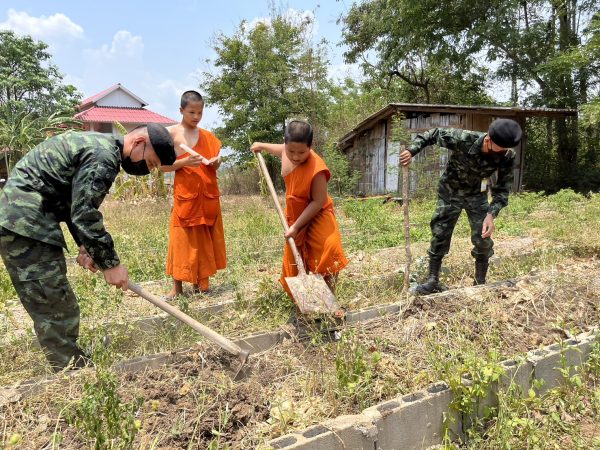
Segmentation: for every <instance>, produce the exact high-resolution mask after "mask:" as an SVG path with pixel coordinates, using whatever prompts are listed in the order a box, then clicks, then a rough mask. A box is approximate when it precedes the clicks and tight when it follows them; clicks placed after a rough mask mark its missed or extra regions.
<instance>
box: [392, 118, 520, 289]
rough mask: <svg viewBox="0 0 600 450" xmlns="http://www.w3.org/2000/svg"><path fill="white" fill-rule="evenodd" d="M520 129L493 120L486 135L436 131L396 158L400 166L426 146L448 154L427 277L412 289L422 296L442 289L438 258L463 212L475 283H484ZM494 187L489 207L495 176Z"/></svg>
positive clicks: (506, 121) (433, 221) (447, 246)
mask: <svg viewBox="0 0 600 450" xmlns="http://www.w3.org/2000/svg"><path fill="white" fill-rule="evenodd" d="M521 135H522V131H521V128H520V126H519V125H518V124H517V123H516V122H515V121H513V120H510V119H497V120H495V121H494V122H492V124H491V125H490V128H489V130H488V133H482V132H476V131H466V130H461V129H441V128H435V129H432V130H429V131H427V132H425V133H423V134H418V135H417V136H416V138H415V139H413V142H412V144H411V146H410V149H409V150H405V151H404V152H402V154H401V155H400V161H401V163H402V165H408V164H410V162H411V160H412V157H413V156H415V155H416V154H418V153H419V152H420V151H421V150H423V149H424V148H425V147H427V146H430V145H434V144H435V145H438V146H440V147H445V148H447V149H448V150H450V151H451V153H450V155H449V159H448V165H447V166H446V170H445V171H444V173H443V174H442V177H441V178H440V182H439V186H438V202H437V207H436V210H435V214H434V215H433V218H432V219H431V234H432V238H431V246H430V248H429V252H428V253H429V276H428V279H427V281H426V282H425V283H423V284H420V285H419V286H417V288H416V293H417V294H421V295H426V294H431V293H433V292H440V291H442V290H444V288H443V286H442V285H441V284H440V282H439V273H440V268H441V266H442V258H443V257H444V256H445V255H446V254H447V253H448V251H449V249H450V241H451V239H452V232H453V231H454V226H455V225H456V222H457V220H458V217H459V216H460V213H461V211H462V210H463V209H464V210H466V211H467V216H468V218H469V224H470V226H471V242H472V244H473V250H472V251H471V255H473V257H474V258H475V284H476V285H477V284H484V283H485V278H486V275H487V270H488V265H489V264H488V261H489V258H490V257H491V256H492V255H493V254H494V250H493V246H494V242H493V241H492V239H491V236H492V233H493V232H494V229H495V226H494V219H495V218H496V217H497V216H498V213H499V212H500V210H501V209H502V208H504V207H505V206H506V205H507V204H508V194H509V192H510V188H511V185H512V183H513V169H514V153H513V152H512V151H511V150H510V149H511V148H513V147H515V146H516V145H517V144H518V143H519V142H520V140H521ZM496 171H497V173H498V178H497V182H496V183H495V185H494V186H493V187H492V188H491V192H492V202H491V204H490V203H489V202H488V198H487V180H488V179H489V177H490V176H491V175H492V174H493V173H494V172H496Z"/></svg>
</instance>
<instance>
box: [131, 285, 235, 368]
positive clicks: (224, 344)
mask: <svg viewBox="0 0 600 450" xmlns="http://www.w3.org/2000/svg"><path fill="white" fill-rule="evenodd" d="M127 287H128V288H129V289H131V290H132V291H133V292H135V293H136V294H137V295H139V296H140V297H142V298H144V299H146V300H148V301H149V302H150V303H152V304H153V305H154V306H156V307H158V308H160V309H162V310H163V311H164V312H166V313H167V314H169V315H171V316H173V317H175V318H176V319H177V320H179V321H181V322H183V323H185V324H186V325H188V326H190V327H191V328H193V329H194V330H195V331H197V332H198V333H200V334H201V335H202V336H204V337H205V338H207V339H209V340H211V341H212V342H214V343H215V344H217V345H219V346H220V347H221V348H223V349H225V350H227V351H228V352H229V353H232V354H234V355H236V356H240V354H242V353H244V352H243V350H242V349H241V348H240V347H239V345H237V344H235V343H233V342H231V341H230V340H229V339H227V338H226V337H225V336H221V335H220V334H219V333H217V332H216V331H213V330H211V329H210V328H208V327H207V326H205V325H202V324H201V323H200V322H198V321H197V320H194V319H192V318H191V317H190V316H188V315H187V314H185V313H184V312H182V311H180V310H178V309H177V308H175V307H174V306H172V305H169V304H168V303H167V302H165V301H164V300H162V299H161V298H159V297H157V296H156V295H154V294H151V293H149V292H146V291H144V290H143V289H142V288H141V287H140V286H139V285H137V284H136V283H134V282H132V281H129V282H128V283H127Z"/></svg>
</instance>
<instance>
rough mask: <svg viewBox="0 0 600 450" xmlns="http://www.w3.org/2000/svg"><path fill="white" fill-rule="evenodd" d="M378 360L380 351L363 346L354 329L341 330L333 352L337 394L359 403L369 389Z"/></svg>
mask: <svg viewBox="0 0 600 450" xmlns="http://www.w3.org/2000/svg"><path fill="white" fill-rule="evenodd" d="M380 360H381V353H379V352H378V351H370V349H368V348H367V347H365V345H364V344H363V343H362V342H361V341H360V339H359V337H358V336H357V335H356V332H355V331H354V330H348V331H345V332H343V333H342V334H341V336H340V340H339V341H338V343H337V346H336V354H335V372H336V376H337V388H338V395H339V396H341V397H350V398H353V399H354V400H355V401H356V403H358V404H361V403H362V401H363V400H364V399H365V398H366V396H367V394H368V393H369V392H370V391H371V387H372V384H373V381H374V369H375V366H376V365H377V363H378V362H379V361H380Z"/></svg>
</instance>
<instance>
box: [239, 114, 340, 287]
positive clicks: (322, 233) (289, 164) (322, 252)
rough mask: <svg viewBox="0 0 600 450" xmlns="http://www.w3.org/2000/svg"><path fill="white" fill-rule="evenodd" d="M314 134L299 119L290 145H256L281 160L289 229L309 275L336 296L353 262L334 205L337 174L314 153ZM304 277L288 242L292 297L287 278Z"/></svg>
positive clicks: (291, 127) (288, 135)
mask: <svg viewBox="0 0 600 450" xmlns="http://www.w3.org/2000/svg"><path fill="white" fill-rule="evenodd" d="M312 139H313V131H312V127H311V126H310V124H308V123H307V122H303V121H299V120H294V121H292V122H290V123H289V124H288V126H287V127H286V130H285V139H284V142H285V143H284V144H265V143H263V142H255V143H254V144H252V147H251V150H252V151H253V152H260V151H262V150H265V151H267V152H269V153H270V154H272V155H275V156H278V157H280V158H281V175H282V176H283V180H284V181H285V205H286V207H285V212H286V217H287V222H288V225H289V230H288V232H287V233H285V237H286V239H287V238H288V237H292V238H294V241H295V242H296V246H297V247H298V251H299V252H300V256H301V257H302V260H303V261H304V265H305V268H306V269H307V271H309V272H312V273H317V274H321V275H323V278H324V279H325V281H326V282H327V284H328V285H329V287H330V288H331V290H332V291H333V292H335V281H336V279H337V275H338V273H339V272H340V270H342V269H343V268H344V267H346V265H347V264H348V260H347V259H346V256H345V255H344V250H343V248H342V239H341V236H340V230H339V228H338V224H337V221H336V219H335V215H334V211H333V201H332V199H331V197H330V196H329V194H328V193H327V182H328V181H329V178H330V177H331V172H330V171H329V169H328V168H327V166H326V165H325V162H324V161H323V160H322V159H321V157H320V156H319V155H317V153H315V151H314V150H312V148H311V145H312ZM296 275H298V268H297V266H296V263H295V261H294V255H293V254H292V250H291V249H290V247H289V245H288V244H287V243H286V244H285V248H284V252H283V273H282V275H281V278H280V280H279V281H280V282H281V284H282V285H283V287H284V289H285V290H286V291H287V293H288V294H289V295H290V297H291V296H292V293H291V292H290V290H289V287H288V285H287V283H286V282H285V278H286V277H293V276H296Z"/></svg>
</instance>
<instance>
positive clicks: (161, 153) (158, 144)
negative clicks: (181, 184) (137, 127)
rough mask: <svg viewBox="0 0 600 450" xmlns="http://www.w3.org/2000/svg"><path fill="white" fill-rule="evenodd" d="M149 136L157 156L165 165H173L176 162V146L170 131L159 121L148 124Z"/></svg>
mask: <svg viewBox="0 0 600 450" xmlns="http://www.w3.org/2000/svg"><path fill="white" fill-rule="evenodd" d="M148 137H149V138H150V143H151V144H152V147H154V151H155V152H156V156H158V158H159V159H160V163H161V164H162V165H164V166H171V165H173V163H174V162H175V159H176V156H175V147H174V146H173V139H172V138H171V135H170V134H169V131H168V130H167V129H166V128H165V127H163V126H162V125H159V124H157V123H149V124H148Z"/></svg>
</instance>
